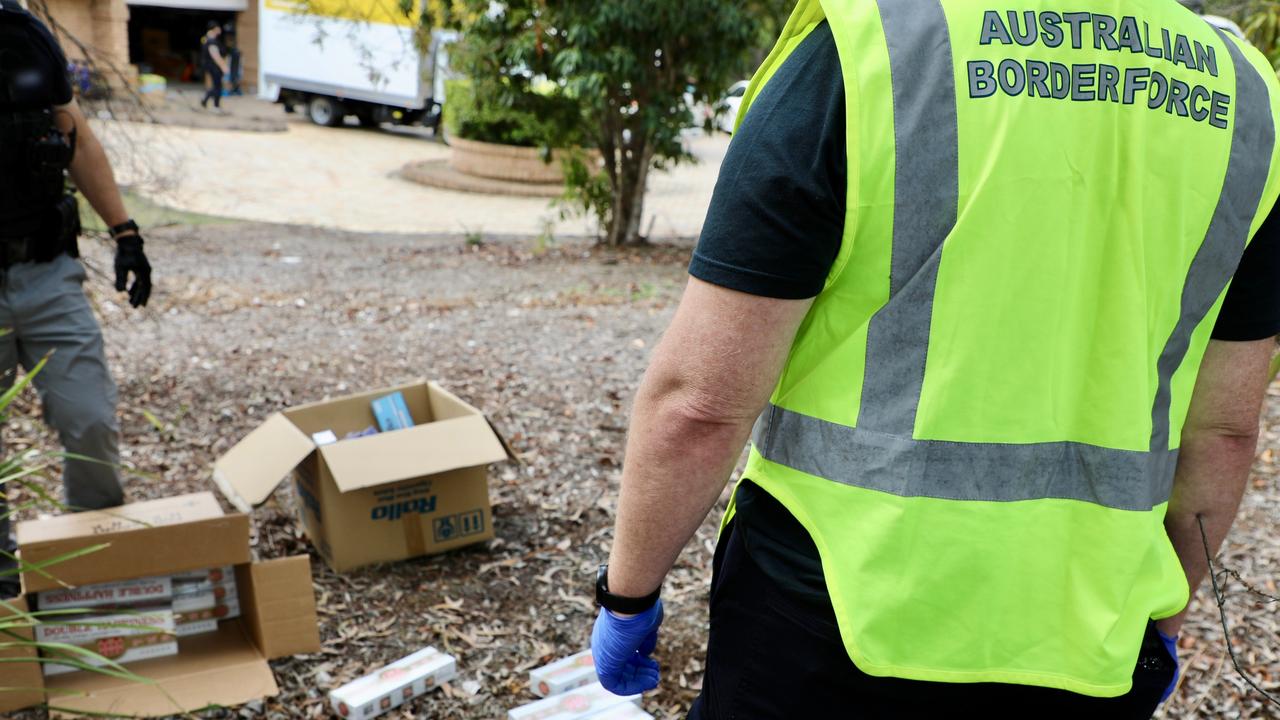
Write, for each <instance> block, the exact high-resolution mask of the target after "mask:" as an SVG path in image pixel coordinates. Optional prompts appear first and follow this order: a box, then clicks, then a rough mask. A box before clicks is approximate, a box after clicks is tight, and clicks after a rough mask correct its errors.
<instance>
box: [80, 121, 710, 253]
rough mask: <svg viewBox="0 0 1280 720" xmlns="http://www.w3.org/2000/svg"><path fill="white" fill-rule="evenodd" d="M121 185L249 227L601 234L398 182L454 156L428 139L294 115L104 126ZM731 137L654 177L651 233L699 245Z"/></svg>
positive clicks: (527, 201)
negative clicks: (228, 126)
mask: <svg viewBox="0 0 1280 720" xmlns="http://www.w3.org/2000/svg"><path fill="white" fill-rule="evenodd" d="M94 129H95V130H96V131H97V132H98V133H99V134H100V136H101V137H102V139H103V143H104V144H105V145H106V147H107V148H108V151H109V152H110V154H111V157H112V161H113V163H114V165H115V168H116V172H117V175H118V176H119V179H120V181H121V182H123V183H125V184H129V185H132V186H134V187H135V189H137V190H138V191H139V192H142V193H143V194H144V195H147V196H148V197H150V198H152V199H154V200H156V201H158V202H160V203H162V204H165V205H169V206H171V207H174V208H177V209H180V210H187V211H191V212H198V213H204V214H207V215H217V216H222V217H229V218H237V219H243V220H256V221H262V222H274V223H297V224H301V225H312V226H318V227H324V228H333V229H339V230H352V231H360V232H400V233H451V234H467V233H481V234H485V235H525V236H530V237H533V236H538V235H542V234H545V233H546V232H547V231H548V230H550V231H552V232H554V233H555V234H558V235H564V236H587V235H594V230H593V228H592V227H591V225H590V224H588V223H587V222H586V221H585V220H583V219H580V218H579V219H569V220H562V219H560V217H559V212H558V211H557V210H556V209H554V208H551V207H550V206H549V204H548V202H547V201H546V200H544V199H538V198H516V197H504V196H495V195H480V194H474V193H464V192H456V191H451V190H440V189H436V188H429V187H425V186H422V185H418V184H415V183H412V182H409V181H407V180H403V179H401V178H400V177H398V175H397V173H398V172H399V171H400V169H401V168H402V167H403V166H404V165H405V164H406V163H408V162H411V161H418V160H440V159H445V158H447V157H448V156H449V148H448V147H446V146H444V145H442V144H440V143H438V142H435V141H432V140H429V139H427V138H426V137H424V136H423V134H422V133H421V132H416V131H411V130H402V131H396V130H393V129H380V130H363V129H359V128H355V127H344V128H326V127H318V126H315V125H311V124H310V123H307V122H305V121H302V120H298V119H296V118H294V119H293V120H291V121H290V122H289V123H288V130H287V131H286V132H278V133H274V132H243V131H235V130H209V129H195V128H188V127H178V126H171V125H152V124H143V123H133V122H122V121H111V122H98V121H95V125H94ZM728 144H729V141H728V136H726V135H721V134H718V135H715V136H713V137H707V136H702V135H697V136H692V137H691V138H690V139H689V146H690V149H691V151H692V152H693V153H694V155H695V156H696V157H697V158H698V160H699V162H697V163H684V164H680V165H678V166H676V167H675V168H673V169H672V170H671V171H670V172H660V171H654V173H653V174H652V175H651V176H650V178H651V179H650V190H649V195H648V200H647V205H646V214H645V219H644V222H643V224H642V226H641V227H643V228H644V229H645V230H646V232H647V233H648V235H649V237H651V238H654V239H658V240H663V239H670V238H689V237H695V236H696V235H697V234H698V232H699V230H700V229H701V227H702V221H703V218H704V216H705V215H706V211H707V205H708V203H709V202H710V200H711V191H712V189H713V188H714V186H715V180H716V173H717V172H718V171H719V167H720V162H721V160H722V159H723V157H724V153H725V150H726V149H727V147H728Z"/></svg>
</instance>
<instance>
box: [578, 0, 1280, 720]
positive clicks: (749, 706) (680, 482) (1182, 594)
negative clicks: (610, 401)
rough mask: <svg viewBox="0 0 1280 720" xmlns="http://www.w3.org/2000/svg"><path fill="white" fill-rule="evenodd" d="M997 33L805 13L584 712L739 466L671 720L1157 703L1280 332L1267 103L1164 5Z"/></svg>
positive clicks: (1049, 12) (651, 416) (637, 637)
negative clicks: (687, 698) (698, 680)
mask: <svg viewBox="0 0 1280 720" xmlns="http://www.w3.org/2000/svg"><path fill="white" fill-rule="evenodd" d="M1019 7H1020V8H1022V9H1019V10H1016V11H1015V10H1005V9H993V6H992V5H991V4H990V3H986V2H978V0H878V1H877V2H866V3H833V2H825V1H824V2H819V1H818V0H800V2H799V5H798V7H797V8H796V10H795V12H794V15H793V16H792V18H791V20H790V22H789V23H788V24H787V26H786V29H785V30H784V32H783V34H782V38H781V40H780V41H779V43H778V45H777V46H776V49H775V50H774V51H773V52H772V54H771V55H770V56H769V58H768V59H767V60H766V61H765V64H764V66H763V68H762V69H761V70H760V72H759V73H758V75H757V76H756V79H755V80H754V81H753V83H752V86H751V88H750V89H749V90H748V92H747V95H746V97H745V99H744V104H743V108H744V111H745V116H744V119H743V120H742V122H741V125H740V127H739V132H738V133H737V134H736V135H735V137H734V140H733V143H732V144H731V146H730V149H729V152H728V156H727V158H726V160H725V163H724V165H723V167H722V169H721V171H720V176H719V181H718V184H717V187H716V190H715V193H714V196H713V200H712V202H711V207H710V211H709V214H708V218H707V222H706V225H705V228H704V230H703V232H702V236H701V238H700V240H699V243H698V245H697V248H696V250H695V253H694V257H693V261H692V264H691V265H690V274H691V275H692V278H691V279H690V280H689V284H688V287H687V289H686V290H685V294H684V297H683V299H682V301H681V303H680V305H679V307H678V309H677V310H676V313H675V316H674V319H673V320H672V322H671V325H670V327H669V329H668V330H667V331H666V333H665V334H664V336H663V338H662V341H661V343H660V344H659V346H658V347H657V349H656V350H655V352H654V356H653V358H652V360H651V363H650V366H649V369H648V371H647V373H646V375H645V377H644V380H643V382H642V384H641V386H640V388H639V390H638V393H637V396H636V400H635V406H634V411H633V416H632V420H631V426H630V437H629V440H628V446H627V452H626V461H625V463H624V470H623V474H622V484H621V495H620V499H619V505H618V514H617V520H616V527H615V535H614V541H613V546H612V550H611V553H610V556H609V563H608V565H607V566H604V567H602V568H601V570H600V572H599V573H598V575H597V582H596V594H597V598H598V600H599V603H600V605H601V606H602V609H601V611H600V613H599V615H598V616H597V619H596V624H595V627H594V631H593V634H592V649H593V651H594V657H595V662H596V668H597V671H598V673H599V676H600V679H601V681H602V682H603V683H604V685H605V686H606V687H607V688H609V689H610V690H612V691H614V692H617V693H622V694H625V693H634V692H642V691H646V690H649V689H651V688H653V687H655V686H656V685H657V684H658V682H659V679H660V672H659V666H658V663H657V661H656V660H655V659H654V658H653V657H652V656H653V654H654V652H655V648H656V647H657V646H658V644H659V636H658V629H659V626H660V624H661V623H662V621H663V616H664V615H663V613H664V609H663V606H662V604H661V601H660V600H659V591H660V588H661V585H662V581H663V578H664V576H665V575H666V574H667V572H668V571H669V569H670V568H671V566H672V564H673V563H674V562H675V560H676V558H677V556H678V555H679V554H680V552H681V549H682V548H683V547H684V546H685V545H686V543H687V542H688V540H689V539H690V538H691V537H692V536H693V535H694V533H695V531H696V530H697V529H698V527H699V526H700V525H701V524H702V523H703V520H704V518H705V516H706V515H707V513H708V512H709V510H710V509H711V508H712V507H713V506H714V505H715V504H716V502H717V500H718V499H719V498H720V497H721V492H722V489H723V487H724V485H725V482H726V480H727V479H728V477H729V476H730V474H731V473H732V472H733V470H734V467H735V463H736V462H737V461H738V459H739V455H740V451H741V449H742V447H743V444H744V442H746V441H748V439H750V453H749V456H748V460H747V463H746V467H745V471H744V472H743V474H742V479H741V481H740V482H739V483H738V485H737V487H736V488H735V491H734V493H733V494H732V498H731V501H730V504H729V507H728V510H727V512H726V515H725V519H724V522H723V524H722V528H721V532H720V537H719V545H718V547H717V548H716V552H715V556H714V559H713V579H712V584H711V598H710V608H711V609H710V638H709V641H708V646H707V659H706V666H705V675H704V678H703V680H702V685H701V693H700V695H699V697H698V699H697V700H696V701H695V703H694V705H693V708H692V711H691V714H690V717H691V718H699V719H700V718H730V717H737V718H752V719H753V720H767V719H770V718H797V717H827V716H831V715H832V714H833V713H834V714H837V715H842V716H843V715H847V716H850V717H865V718H907V717H934V716H936V715H937V714H938V713H939V712H943V711H941V710H939V708H947V707H951V708H961V707H968V708H971V709H974V710H976V711H977V712H979V713H984V712H985V713H988V714H991V713H994V714H995V715H997V716H1000V717H1046V716H1052V717H1059V716H1061V717H1106V718H1145V717H1149V716H1150V715H1151V714H1152V713H1153V712H1154V710H1155V709H1156V707H1157V706H1158V704H1159V703H1160V702H1161V701H1162V699H1163V698H1166V697H1167V696H1168V695H1169V694H1170V692H1172V691H1173V689H1174V688H1175V682H1176V677H1177V674H1178V659H1177V646H1176V644H1177V637H1178V633H1179V630H1180V628H1181V626H1182V623H1183V617H1184V613H1185V607H1186V605H1187V601H1188V598H1189V593H1190V592H1192V591H1194V590H1195V589H1196V588H1197V587H1198V586H1199V585H1200V584H1201V581H1202V580H1203V579H1204V577H1205V574H1206V568H1207V564H1208V562H1207V559H1206V556H1207V554H1210V553H1216V552H1217V550H1218V548H1219V546H1220V545H1221V543H1222V542H1223V539H1224V537H1225V536H1226V534H1227V531H1228V529H1229V528H1230V526H1231V524H1232V521H1233V518H1234V517H1235V514H1236V511H1237V508H1238V505H1239V502H1240V499H1241V496H1242V493H1243V489H1244V486H1245V483H1246V479H1247V475H1248V472H1249V468H1250V465H1251V462H1252V460H1253V454H1254V452H1255V448H1256V441H1257V437H1258V418H1259V411H1260V407H1261V403H1262V401H1263V396H1264V392H1265V388H1266V386H1267V383H1268V379H1269V378H1268V364H1269V361H1270V360H1271V358H1272V355H1273V353H1274V351H1275V341H1274V336H1275V335H1276V334H1277V332H1280V237H1277V235H1280V218H1277V217H1276V213H1275V211H1274V210H1273V209H1272V208H1273V206H1274V204H1275V201H1276V197H1277V195H1278V194H1280V173H1278V172H1277V168H1280V162H1277V158H1278V157H1280V156H1278V154H1277V147H1278V146H1277V143H1276V118H1277V109H1278V108H1280V83H1277V79H1276V74H1275V72H1274V71H1273V70H1272V68H1271V67H1270V65H1269V63H1268V62H1267V60H1266V59H1265V58H1264V57H1263V56H1262V55H1261V54H1260V53H1259V52H1258V51H1256V50H1255V49H1253V48H1252V47H1250V46H1248V44H1247V43H1245V42H1243V41H1240V40H1238V39H1237V38H1234V37H1231V36H1228V35H1226V34H1224V33H1222V32H1220V31H1217V30H1215V29H1213V28H1211V27H1210V26H1209V25H1208V24H1206V23H1205V22H1204V21H1203V20H1201V19H1200V18H1198V17H1196V16H1195V15H1194V14H1193V13H1191V12H1189V11H1187V10H1186V9H1184V8H1182V7H1180V6H1179V5H1178V4H1177V3H1176V2H1175V1H1174V0H1134V2H1129V3H1121V4H1116V3H1096V2H1095V3H1092V5H1091V4H1090V3H1089V2H1085V3H1084V4H1083V5H1081V4H1080V3H1066V2H1062V1H1061V0H1035V1H1034V2H1031V3H1030V4H1029V5H1028V4H1025V3H1024V4H1023V5H1020V6H1019ZM1091 10H1092V11H1093V12H1091ZM753 427H754V429H753ZM1202 528H1203V532H1204V537H1203V538H1202V535H1201V532H1202ZM667 610H670V608H667Z"/></svg>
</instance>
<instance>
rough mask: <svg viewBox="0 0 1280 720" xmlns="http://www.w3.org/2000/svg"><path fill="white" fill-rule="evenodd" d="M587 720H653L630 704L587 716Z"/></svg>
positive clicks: (650, 716)
mask: <svg viewBox="0 0 1280 720" xmlns="http://www.w3.org/2000/svg"><path fill="white" fill-rule="evenodd" d="M587 720H653V716H652V715H650V714H649V713H647V712H645V711H643V710H641V709H640V708H638V707H636V706H635V705H632V704H631V703H623V704H621V705H616V706H614V707H611V708H609V709H608V710H605V711H603V712H598V713H596V714H595V715H588V716H587Z"/></svg>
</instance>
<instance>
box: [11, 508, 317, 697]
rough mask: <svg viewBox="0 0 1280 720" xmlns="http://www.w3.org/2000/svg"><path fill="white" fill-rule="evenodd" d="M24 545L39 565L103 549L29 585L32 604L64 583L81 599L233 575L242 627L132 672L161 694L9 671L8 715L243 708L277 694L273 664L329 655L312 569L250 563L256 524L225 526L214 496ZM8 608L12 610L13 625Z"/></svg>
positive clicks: (90, 517) (63, 525) (24, 528)
mask: <svg viewBox="0 0 1280 720" xmlns="http://www.w3.org/2000/svg"><path fill="white" fill-rule="evenodd" d="M17 536H18V554H19V555H20V556H21V557H22V558H23V559H24V560H25V561H27V562H29V563H30V562H44V563H48V562H49V561H51V560H53V559H56V558H58V557H62V556H65V555H66V554H67V553H74V552H76V551H79V550H84V549H87V548H95V547H96V548H99V549H98V550H96V551H94V552H91V553H89V554H88V555H85V556H83V557H79V558H76V559H74V560H69V561H67V562H62V563H56V564H48V565H47V567H44V568H43V569H44V571H45V572H46V573H48V574H49V575H51V576H52V578H50V577H45V576H44V575H43V574H41V573H24V574H23V576H22V584H23V588H24V589H25V591H26V593H27V594H30V593H32V592H38V591H40V590H49V589H53V588H54V587H60V584H59V583H60V581H61V582H64V583H66V584H68V585H71V586H73V587H76V586H81V585H88V584H94V583H104V582H115V581H119V580H130V579H134V578H140V577H157V576H170V575H174V574H176V573H181V572H185V571H192V570H200V569H202V568H210V567H225V566H234V568H235V573H236V586H237V587H238V589H239V604H240V611H241V617H240V618H238V619H235V620H230V621H227V622H223V623H220V624H219V626H218V629H217V631H216V632H212V633H209V634H206V635H198V636H195V637H189V638H180V639H179V640H178V648H179V652H178V654H177V655H176V656H174V657H167V658H160V659H154V660H142V661H139V662H137V663H132V664H130V665H129V670H130V671H131V672H134V673H137V674H138V675H140V676H142V677H145V678H149V679H150V680H152V681H153V683H151V684H138V683H134V682H130V681H129V680H126V679H122V678H116V677H110V676H107V675H102V674H100V673H95V672H77V673H70V674H66V675H58V676H54V677H48V678H44V677H41V674H40V670H39V667H38V664H37V663H36V662H35V661H34V658H32V662H30V663H24V662H17V663H14V662H6V663H0V713H8V712H12V711H15V710H20V709H23V708H26V707H30V706H32V705H33V704H37V703H39V702H44V701H46V700H48V701H50V702H52V703H53V704H54V705H56V706H57V707H58V708H60V709H61V710H60V713H61V714H62V715H66V716H72V717H77V716H84V715H90V714H95V713H115V714H119V715H126V716H139V717H156V716H165V715H174V714H180V713H184V712H189V711H194V710H197V709H200V708H204V707H207V706H209V705H222V706H234V705H239V704H242V703H245V702H249V701H250V700H254V699H257V698H261V697H266V696H269V695H275V694H276V693H278V692H279V689H278V688H277V686H276V682H275V677H274V676H273V675H272V673H271V668H270V667H269V666H268V664H267V661H268V660H270V659H275V658H279V657H285V656H288V655H295V654H298V653H308V652H317V651H319V649H320V637H319V630H318V626H317V622H316V608H315V594H314V591H313V589H312V585H311V563H310V560H309V559H308V558H307V557H306V556H299V557H290V558H281V559H277V560H268V561H264V562H256V563H255V562H251V557H250V553H249V522H248V517H246V516H245V515H241V514H235V515H226V514H224V513H223V512H222V508H221V507H220V506H219V505H218V501H217V499H216V498H215V497H214V496H213V495H212V494H210V493H198V494H194V495H185V496H182V497H175V498H166V499H163V500H153V501H149V502H142V503H136V504H133V505H126V506H124V507H120V508H114V509H112V510H105V511H97V512H88V513H81V514H77V515H65V516H59V517H55V518H50V519H47V520H38V521H33V522H24V523H19V524H18V526H17ZM25 603H26V599H25V597H24V598H20V599H19V600H18V601H17V602H13V601H10V602H9V606H10V608H13V609H18V610H21V609H22V608H25V607H26V604H25ZM10 608H4V610H6V611H7V612H8V613H9V614H12V612H13V610H12V609H10ZM21 611H24V612H25V610H21ZM13 654H14V656H16V657H29V656H30V653H27V652H15V653H13Z"/></svg>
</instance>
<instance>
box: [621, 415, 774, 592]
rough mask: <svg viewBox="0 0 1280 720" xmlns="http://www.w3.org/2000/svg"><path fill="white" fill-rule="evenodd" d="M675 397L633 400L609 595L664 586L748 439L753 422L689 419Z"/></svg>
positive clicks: (712, 504) (716, 497) (690, 416)
mask: <svg viewBox="0 0 1280 720" xmlns="http://www.w3.org/2000/svg"><path fill="white" fill-rule="evenodd" d="M683 402H684V401H683V400H682V399H681V398H680V397H679V396H678V395H674V396H667V397H657V396H654V395H653V394H648V396H646V393H644V392H642V394H641V396H640V397H638V398H637V401H636V407H635V412H634V418H633V420H632V425H631V437H630V440H629V441H628V443H627V455H626V467H625V469H624V471H623V475H622V493H621V497H620V499H619V501H618V521H617V528H616V531H615V538H614V544H613V551H612V553H611V554H610V556H609V577H610V588H609V589H610V590H611V591H612V592H615V593H618V594H620V595H625V596H629V597H641V596H644V595H647V594H649V593H650V592H652V591H653V589H654V588H656V587H658V585H660V584H661V583H662V578H663V577H664V576H665V575H666V574H667V571H668V570H670V569H671V566H672V565H673V564H674V563H675V560H676V557H677V556H678V555H679V554H680V550H681V549H682V548H683V547H684V546H685V544H686V543H688V542H689V539H690V538H691V537H693V534H694V533H695V532H697V529H698V527H699V526H700V525H701V524H702V521H703V520H704V519H705V518H706V516H707V513H708V512H710V511H711V508H712V507H713V506H714V505H715V503H716V500H717V499H718V498H719V497H720V493H721V491H722V490H723V489H724V485H725V482H726V481H727V480H728V479H729V475H730V474H731V473H732V472H733V466H734V464H735V463H736V461H737V459H738V455H739V454H740V453H741V451H742V447H743V445H745V444H746V441H747V437H748V435H749V434H750V432H751V421H750V420H728V421H714V420H710V419H701V418H698V417H696V416H694V415H693V414H691V413H690V412H689V410H688V408H687V407H682V403H683Z"/></svg>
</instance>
